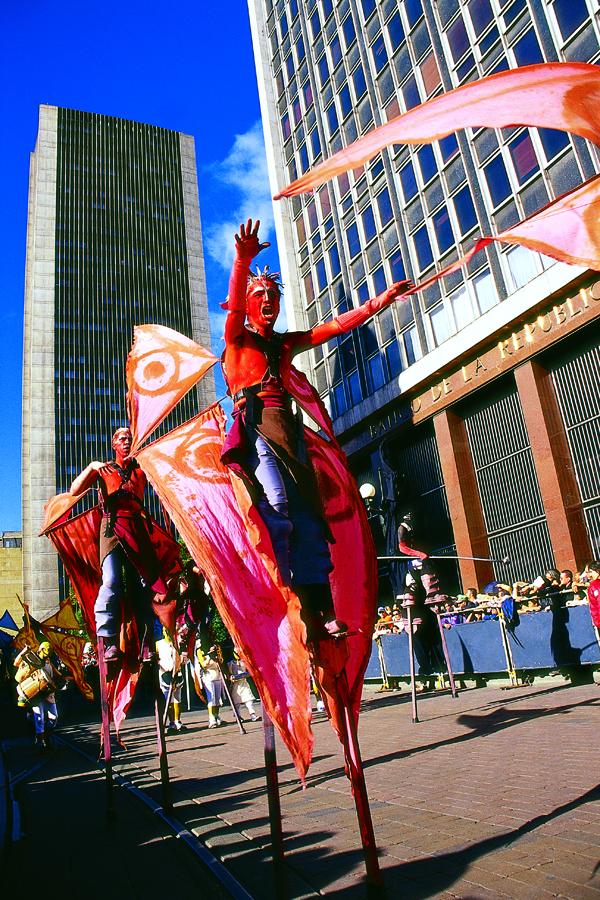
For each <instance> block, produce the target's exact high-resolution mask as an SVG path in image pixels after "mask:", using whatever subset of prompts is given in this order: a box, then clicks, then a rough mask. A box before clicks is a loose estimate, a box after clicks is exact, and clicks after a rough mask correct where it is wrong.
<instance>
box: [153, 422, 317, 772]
mask: <svg viewBox="0 0 600 900" xmlns="http://www.w3.org/2000/svg"><path fill="white" fill-rule="evenodd" d="M224 426H225V416H224V413H223V411H222V410H221V408H220V407H219V406H213V407H211V408H210V409H208V410H206V411H205V412H204V413H201V414H200V415H199V416H196V417H195V418H194V419H192V420H190V421H189V422H186V423H185V424H184V425H181V426H179V427H178V428H175V429H174V430H173V431H171V432H169V434H167V435H165V436H164V437H162V438H159V439H158V440H157V441H155V442H154V443H152V444H150V445H149V446H148V447H145V448H144V449H143V450H141V451H140V452H138V454H137V460H138V462H139V464H140V465H141V467H142V469H143V470H144V472H145V473H146V475H147V477H148V480H149V481H150V482H151V484H152V486H153V487H154V489H155V491H156V493H157V494H158V496H159V497H160V499H161V502H162V503H163V505H164V506H165V507H166V509H167V510H168V512H169V515H170V516H171V517H172V519H173V521H174V523H175V525H176V527H177V529H178V530H179V532H180V534H181V535H182V537H183V539H184V540H185V542H186V545H187V547H188V548H189V550H190V553H191V554H192V556H193V558H194V560H195V561H196V563H197V564H198V566H199V567H200V569H201V570H202V572H203V574H204V575H205V577H206V579H207V581H208V583H209V584H210V587H211V591H212V595H213V597H214V600H215V603H216V604H217V607H218V609H219V612H220V614H221V617H222V619H223V621H224V623H225V626H226V628H227V630H228V631H229V633H230V634H231V636H232V638H233V640H234V641H235V643H236V645H237V646H238V647H239V648H240V650H241V655H242V657H243V659H244V661H245V663H246V665H247V666H248V669H249V671H250V672H251V674H252V677H253V678H254V681H255V683H256V686H257V688H258V690H259V693H260V695H261V698H262V701H263V703H264V704H265V708H266V709H267V711H268V713H269V716H270V717H271V719H272V720H273V722H274V724H275V725H276V727H277V729H278V731H279V733H280V735H281V737H282V739H283V741H284V742H285V744H286V745H287V747H288V749H289V751H290V753H291V755H292V759H293V760H294V764H295V766H296V768H297V770H298V773H299V775H300V777H301V778H302V779H304V777H305V775H306V771H307V769H308V766H309V764H310V760H311V754H312V742H313V739H312V733H311V729H310V712H311V711H310V700H309V660H308V653H307V650H306V645H305V643H304V626H303V624H302V622H301V620H300V606H299V602H298V599H297V597H296V595H295V594H294V593H292V592H291V591H290V590H288V589H287V588H285V587H284V586H283V585H282V584H281V581H280V578H279V573H278V571H277V567H276V565H275V560H274V556H273V550H272V547H271V542H270V538H269V535H268V532H267V530H266V528H265V526H264V523H263V522H262V520H261V519H260V517H259V516H258V514H257V513H256V511H255V510H254V508H253V507H252V504H251V501H250V497H249V495H248V493H247V491H246V489H245V487H244V486H243V484H242V482H241V481H240V479H237V478H236V477H235V476H234V475H233V474H232V473H230V471H229V470H228V469H227V468H225V466H224V465H223V464H222V462H221V452H222V448H223V442H224V436H225V429H224Z"/></svg>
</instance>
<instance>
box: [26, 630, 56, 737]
mask: <svg viewBox="0 0 600 900" xmlns="http://www.w3.org/2000/svg"><path fill="white" fill-rule="evenodd" d="M37 656H38V658H39V660H40V662H41V665H40V666H39V667H38V668H37V672H38V677H37V678H36V681H37V682H38V685H39V692H38V693H36V694H35V695H34V696H31V697H29V698H28V700H29V705H30V707H31V710H32V712H33V724H34V727H35V744H36V747H37V748H38V749H39V750H50V749H51V747H52V743H51V740H50V733H51V732H52V731H53V730H54V729H55V728H56V724H57V722H58V710H57V708H56V697H55V695H54V691H55V689H56V684H57V681H58V680H59V679H60V678H61V676H60V673H59V672H57V670H56V669H55V668H54V666H53V665H52V661H51V659H50V644H49V643H48V641H42V642H41V644H40V645H39V647H38V649H37ZM19 705H20V706H24V705H25V700H24V699H21V695H20V694H19Z"/></svg>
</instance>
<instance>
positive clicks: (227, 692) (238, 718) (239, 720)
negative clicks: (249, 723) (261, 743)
mask: <svg viewBox="0 0 600 900" xmlns="http://www.w3.org/2000/svg"><path fill="white" fill-rule="evenodd" d="M219 669H220V670H221V678H222V679H223V690H224V691H225V696H226V697H227V699H228V700H229V703H230V705H231V710H232V712H233V715H234V718H235V721H236V722H237V726H238V728H239V729H240V734H247V733H248V732H247V731H246V729H245V728H244V723H243V722H242V718H241V716H240V714H239V712H238V711H237V708H236V705H235V703H234V702H233V697H232V696H231V691H230V690H229V685H228V683H227V675H226V673H225V672H224V671H223V666H222V665H221V663H219Z"/></svg>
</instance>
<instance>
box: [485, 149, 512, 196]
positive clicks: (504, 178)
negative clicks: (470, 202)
mask: <svg viewBox="0 0 600 900" xmlns="http://www.w3.org/2000/svg"><path fill="white" fill-rule="evenodd" d="M483 172H484V175H485V180H486V182H487V186H488V190H489V192H490V197H491V200H492V205H493V206H494V207H496V206H499V205H500V204H501V203H502V202H503V201H504V200H506V198H507V197H509V196H510V194H511V193H512V191H511V186H510V182H509V180H508V175H507V174H506V167H505V165H504V160H503V159H502V157H501V156H500V155H498V156H495V157H494V158H493V159H492V161H491V162H489V163H488V164H487V165H486V166H484V167H483Z"/></svg>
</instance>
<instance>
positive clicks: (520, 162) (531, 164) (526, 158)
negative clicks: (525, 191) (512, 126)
mask: <svg viewBox="0 0 600 900" xmlns="http://www.w3.org/2000/svg"><path fill="white" fill-rule="evenodd" d="M508 149H509V151H510V155H511V159H512V163H513V167H514V170H515V174H516V176H517V180H518V182H519V184H524V182H525V181H527V179H528V178H529V176H530V175H533V173H534V172H539V169H540V167H539V165H538V161H537V156H536V155H535V150H534V147H533V143H532V140H531V136H530V134H529V132H528V131H525V132H523V134H520V135H519V136H518V137H516V138H515V139H514V141H511V142H510V144H509V145H508Z"/></svg>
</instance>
